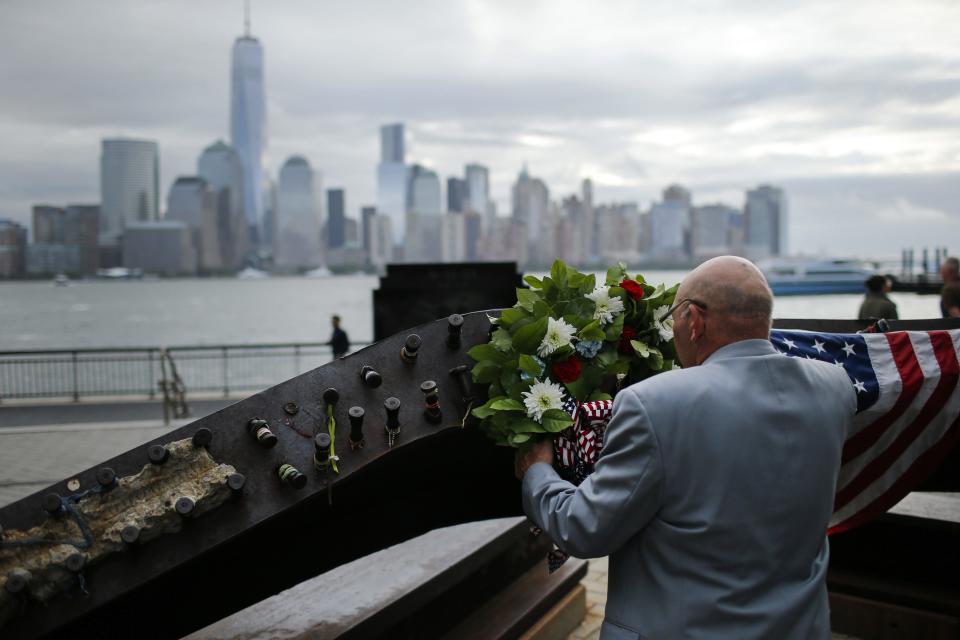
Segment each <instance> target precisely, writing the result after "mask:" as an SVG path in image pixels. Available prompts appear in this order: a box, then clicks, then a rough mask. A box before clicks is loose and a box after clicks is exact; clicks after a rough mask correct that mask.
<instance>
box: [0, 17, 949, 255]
mask: <svg viewBox="0 0 960 640" xmlns="http://www.w3.org/2000/svg"><path fill="white" fill-rule="evenodd" d="M369 4H370V3H367V4H365V5H364V8H365V10H369V6H368V5H369ZM291 5H292V6H287V5H285V6H284V8H280V7H275V6H267V5H258V4H254V6H253V29H252V31H253V32H254V33H255V34H256V35H257V37H258V39H259V40H260V41H261V42H262V43H263V44H264V47H265V49H266V50H267V51H266V71H265V76H266V84H267V87H266V91H267V95H268V108H267V111H268V116H267V120H268V121H269V122H270V126H271V135H270V145H269V155H268V164H269V166H270V167H272V175H273V176H275V175H276V170H277V168H279V166H281V164H282V162H283V161H284V160H285V159H286V158H287V157H289V156H292V155H297V154H299V155H303V156H305V157H306V158H307V159H308V160H309V161H310V162H311V164H312V165H313V166H315V167H316V168H317V169H318V170H319V171H321V172H323V174H324V176H325V179H324V182H325V183H326V184H331V185H337V186H342V187H344V188H345V189H346V191H347V193H348V194H349V196H348V197H349V201H350V203H351V205H350V209H349V210H348V211H347V215H349V216H350V217H352V218H354V219H358V218H359V216H358V211H359V208H360V206H362V205H366V204H373V203H375V202H376V196H375V174H374V171H373V170H371V166H372V165H374V164H375V162H376V160H377V159H378V157H379V153H378V152H379V140H378V127H379V126H380V125H381V124H383V123H385V122H395V121H402V122H405V123H406V125H407V127H408V129H409V130H410V138H411V140H410V144H409V148H410V153H409V154H408V155H409V157H408V161H415V162H418V163H420V164H423V165H424V166H427V167H430V168H432V169H433V170H435V171H437V173H438V174H439V176H440V178H441V180H443V181H445V180H446V178H447V177H449V176H451V175H457V176H462V172H463V166H464V164H466V163H470V162H477V163H479V164H481V165H484V166H487V167H489V168H490V179H489V185H490V191H491V198H492V200H493V201H495V202H496V204H497V206H498V209H499V211H500V215H501V216H503V215H504V214H506V213H509V211H510V198H511V194H510V189H511V187H512V184H513V180H514V178H515V176H516V175H517V172H518V171H519V170H520V168H521V166H522V165H523V162H524V160H526V161H527V162H528V164H529V167H530V171H531V173H532V174H534V175H536V176H538V177H541V178H543V179H544V181H545V182H546V183H547V184H548V185H549V186H550V190H551V194H552V195H553V194H556V198H555V199H557V200H559V198H560V197H562V196H563V195H564V194H567V193H573V192H576V191H577V190H578V185H579V182H580V180H581V179H582V178H584V177H591V178H592V179H593V182H594V188H595V191H596V196H595V200H596V201H598V202H603V201H612V200H617V201H636V202H638V203H639V204H641V205H642V206H643V207H647V206H648V205H649V204H650V203H651V202H652V201H654V200H656V199H657V198H658V196H659V191H660V189H662V188H663V186H665V185H667V184H670V183H674V182H677V183H681V184H684V185H685V186H687V187H689V188H690V189H692V190H693V192H694V193H695V198H696V202H697V203H698V204H704V203H708V202H715V201H722V202H726V203H728V204H730V205H733V206H742V204H743V194H744V192H745V190H746V189H748V188H753V187H754V186H756V185H757V184H761V183H773V184H777V185H778V186H782V187H783V188H784V189H785V190H786V191H787V192H788V193H789V195H790V202H791V229H790V234H789V235H790V238H791V249H792V250H793V251H799V252H806V253H815V252H817V251H818V250H825V251H833V252H836V251H838V250H841V251H842V252H846V253H851V252H853V251H855V250H856V251H859V252H862V253H865V254H867V255H870V254H871V253H882V254H886V255H891V254H894V253H896V252H898V251H899V248H900V247H901V246H902V245H904V244H907V245H913V246H921V245H923V244H930V245H933V244H936V243H937V241H939V239H940V238H941V237H942V236H943V233H944V231H945V230H947V229H950V228H951V227H950V225H951V224H956V222H958V221H960V219H958V218H960V213H958V209H957V202H960V175H958V174H957V169H958V166H960V152H958V150H957V144H958V143H957V141H956V140H955V137H956V136H955V135H954V136H951V135H949V132H950V131H955V130H956V125H957V120H958V116H957V112H958V110H957V109H955V108H952V106H953V105H956V104H957V101H958V100H960V97H958V96H960V82H958V80H957V78H956V75H955V73H954V72H953V71H952V69H953V68H954V66H955V65H954V63H955V62H956V61H957V60H958V59H960V54H958V48H960V47H958V45H957V44H956V43H954V42H953V38H949V37H948V32H949V29H948V28H947V25H948V24H951V21H953V22H952V23H955V18H956V17H957V15H958V13H957V12H958V10H957V8H956V7H955V6H950V5H948V4H945V3H936V2H928V3H924V4H922V5H921V4H918V3H912V4H910V5H902V6H895V5H891V6H888V7H886V10H885V12H884V13H883V14H880V13H878V12H876V11H872V12H870V11H867V10H866V9H863V8H857V7H850V8H846V9H844V11H842V12H839V13H837V15H832V16H830V19H829V20H828V19H827V16H828V15H829V14H830V8H829V7H828V6H827V5H826V4H820V3H810V4H808V5H805V7H804V8H802V9H800V8H790V9H789V10H786V9H777V8H774V7H769V8H767V7H757V6H754V5H752V4H737V3H729V4H727V5H724V8H723V9H722V10H721V9H719V8H718V7H716V6H715V5H701V6H700V7H699V9H697V10H695V8H693V7H691V6H690V5H683V6H681V7H679V8H675V9H671V10H669V11H667V10H666V9H653V8H649V7H648V8H644V9H636V8H628V7H623V6H619V5H618V6H616V7H615V6H613V5H611V4H609V3H608V4H603V5H601V6H598V7H596V8H594V9H591V10H590V11H589V12H587V13H584V12H583V11H580V10H577V11H576V16H577V18H578V20H570V19H569V17H570V16H569V15H567V13H565V11H566V12H569V11H573V10H574V9H575V7H566V8H564V7H561V6H554V5H551V8H549V9H547V8H544V7H532V6H520V7H516V8H515V10H513V11H507V10H505V9H503V8H501V7H496V6H486V5H478V4H477V3H450V4H442V3H437V4H428V5H424V7H423V8H421V9H419V10H418V11H419V12H418V14H417V15H416V16H412V15H408V14H407V13H404V12H403V11H402V10H401V9H400V8H399V7H394V6H391V5H379V8H378V10H377V11H378V13H377V15H379V16H380V17H381V18H382V19H381V20H378V21H375V22H371V21H369V20H366V21H363V20H360V15H361V14H362V13H363V11H361V10H359V9H350V8H347V7H336V8H326V9H325V11H326V13H323V14H322V15H321V13H319V12H317V11H314V10H313V9H312V8H311V7H310V6H308V5H304V4H297V3H291ZM98 6H100V7H104V6H107V5H98V3H96V2H92V3H90V4H89V5H84V7H85V8H84V9H83V10H80V9H78V8H76V7H74V6H72V5H64V6H63V12H64V13H65V14H67V17H68V18H69V19H65V20H63V21H57V23H56V24H54V23H52V22H51V21H49V20H48V19H46V17H45V16H46V15H49V14H46V13H42V12H40V11H39V9H36V8H33V7H32V6H31V5H28V4H27V3H23V2H14V3H12V5H10V6H9V7H8V8H7V9H6V12H7V14H8V17H9V18H10V19H9V20H7V21H6V22H5V24H6V25H8V26H7V27H6V28H5V27H3V26H0V31H2V34H0V35H2V36H3V38H4V39H3V41H4V42H6V43H8V46H9V47H10V48H11V52H12V53H14V54H16V53H20V54H21V55H16V56H14V57H15V58H16V59H17V60H18V62H17V65H16V66H17V68H16V69H15V70H14V69H10V70H7V71H6V72H0V73H3V76H0V77H2V78H4V79H6V81H7V82H6V86H7V87H8V89H9V91H8V93H9V94H10V96H11V97H10V99H9V100H8V103H7V106H6V107H5V108H4V110H3V113H4V115H5V116H7V117H6V119H5V120H6V122H5V123H3V124H0V128H2V129H4V130H5V132H6V133H7V134H8V135H7V139H8V140H9V141H10V142H9V144H8V145H6V146H5V150H4V151H2V152H0V175H3V176H4V178H5V179H4V180H3V181H2V182H3V183H2V184H0V217H7V218H12V219H14V220H18V221H21V222H28V221H29V215H30V213H29V212H30V206H31V205H32V204H35V203H41V202H65V201H68V202H93V201H96V200H97V198H96V194H97V188H96V187H97V182H98V176H97V170H96V169H97V168H96V149H97V146H98V144H99V140H100V138H103V137H113V136H115V135H118V134H122V135H124V136H129V137H136V138H145V139H154V140H157V141H158V142H159V144H160V149H161V152H160V153H161V186H160V191H161V192H162V193H165V192H166V190H167V188H168V186H169V185H170V184H171V183H172V181H173V179H174V178H175V177H176V176H178V175H190V174H192V173H194V171H193V166H194V165H195V162H196V155H197V153H198V152H199V151H200V150H201V149H202V148H204V147H205V146H206V145H208V144H209V143H210V142H211V141H213V140H215V139H217V138H225V139H228V138H229V136H228V135H227V134H228V126H229V125H228V117H227V113H228V111H227V106H228V104H229V67H230V52H229V48H230V43H231V42H233V40H234V39H235V38H236V37H237V36H238V35H239V34H240V33H242V4H241V3H239V2H237V3H234V2H221V3H212V4H211V5H209V6H207V5H204V6H203V7H193V6H192V5H191V9H190V10H191V15H192V16H193V18H195V20H194V21H193V22H195V23H196V25H194V24H193V22H191V23H190V24H187V25H185V24H183V22H182V21H180V22H177V20H176V19H177V15H178V12H181V15H182V11H183V10H186V5H184V4H177V3H169V4H165V5H164V6H163V7H159V6H143V7H136V8H135V9H131V8H129V7H126V6H115V7H114V6H112V7H111V13H112V14H115V15H114V17H113V18H112V19H111V21H110V24H109V25H107V24H106V23H105V21H103V20H102V19H99V18H98V17H97V16H98V12H97V7H98ZM638 12H639V13H638ZM421 13H422V15H421ZM457 17H461V18H463V17H466V18H468V20H466V22H465V23H464V21H463V20H461V21H459V22H458V21H457V20H455V19H454V18H457ZM579 18H582V20H579ZM61 22H63V23H65V25H64V24H60V23H61ZM619 23H622V26H621V24H619ZM164 24H171V25H172V24H176V25H177V28H178V34H179V35H180V40H182V42H181V41H180V40H178V44H177V50H176V51H174V50H173V49H171V48H170V43H169V42H163V39H162V38H158V37H156V36H155V34H157V33H161V32H163V28H162V25H164ZM458 24H459V25H461V26H459V27H457V28H454V26H456V25H458ZM440 25H448V26H450V25H453V26H450V30H449V33H447V32H440V31H438V30H437V28H438V27H439V26H440ZM533 25H537V26H538V27H540V29H539V31H537V32H536V33H533V32H530V28H531V27H532V26H533ZM883 25H888V26H889V29H886V30H885V29H880V28H877V27H882V26H883ZM11 26H12V27H16V28H15V29H11V28H10V27H11ZM121 26H122V27H123V28H118V27H121ZM24 27H29V28H30V29H32V31H31V30H30V29H24ZM66 27H69V28H70V31H65V29H66ZM181 27H182V28H181ZM201 27H202V28H201ZM391 29H392V30H393V31H391ZM405 29H406V32H407V33H406V35H405V37H404V38H403V41H404V43H403V46H399V44H400V40H399V39H398V35H397V33H396V31H404V30H405ZM77 31H82V32H84V33H85V34H87V35H88V36H89V35H93V36H95V37H92V38H85V39H84V44H83V46H82V47H81V48H80V50H78V51H74V52H71V56H69V57H68V56H66V53H65V52H66V51H67V50H68V49H69V47H68V46H67V45H69V44H70V42H72V39H73V38H75V37H76V35H75V34H76V32H77ZM181 31H182V33H181ZM580 31H582V33H580ZM27 33H33V34H34V35H35V36H37V37H34V38H31V40H30V41H28V40H26V39H25V38H24V37H23V36H24V35H25V34H27ZM410 33H415V34H418V35H419V36H420V37H419V38H413V39H411V38H409V35H410ZM678 33H685V34H686V36H685V37H684V38H681V39H680V40H677V39H676V38H674V39H673V40H672V42H673V44H671V45H670V46H665V45H666V44H667V43H668V42H670V41H671V39H670V37H669V36H676V35H677V34H678ZM150 34H154V37H152V38H151V37H150ZM318 34H323V35H325V36H327V35H328V36H329V38H327V37H324V38H318V37H316V36H317V35H318ZM710 34H712V35H714V36H716V37H715V38H713V39H712V40H711V39H710V38H703V37H699V38H698V37H697V36H698V35H700V36H703V35H710ZM574 35H576V36H583V37H582V38H580V39H579V40H577V41H578V42H581V43H582V46H581V47H568V49H572V50H573V51H569V52H568V51H566V49H565V48H564V47H560V46H559V45H558V44H556V42H562V41H565V40H564V38H567V40H566V41H569V38H570V37H572V36H574ZM814 35H816V38H813V36H814ZM881 35H882V37H881ZM41 36H47V37H46V41H47V42H55V43H56V42H62V43H63V45H64V46H63V47H56V46H55V47H53V48H52V50H48V51H45V52H44V55H42V56H41V55H37V49H36V48H35V46H36V45H35V44H33V41H44V40H45V38H44V37H41ZM359 36H362V37H359ZM558 37H559V40H558ZM456 38H462V43H461V44H460V46H458V47H447V45H449V44H451V42H452V41H453V40H455V39H456ZM410 40H415V41H416V42H410ZM853 41H856V43H857V48H856V51H854V49H853V48H852V46H850V45H849V43H850V42H853ZM91 42H92V44H89V43H91ZM498 42H500V43H501V44H510V45H511V47H512V49H511V55H510V56H506V54H503V53H499V51H500V48H498V47H497V46H494V45H496V44H497V43H498ZM711 42H712V43H713V45H712V46H713V47H714V49H710V46H711V45H710V43H711ZM812 42H816V47H814V46H812V44H811V43H812ZM374 43H376V45H375V46H374ZM134 44H136V46H135V47H133V48H132V49H131V50H130V51H129V52H125V55H126V56H127V58H128V60H127V62H126V63H124V64H121V63H120V62H118V61H117V59H116V49H117V48H118V47H119V48H123V46H127V47H132V46H133V45H134ZM601 44H602V45H603V46H601ZM371 46H372V47H373V49H374V50H370V49H369V47H371ZM386 52H389V53H390V54H391V55H389V56H386V55H381V54H385V53H386ZM892 52H895V53H892ZM31 53H32V54H33V55H31ZM128 54H129V55H128ZM68 58H69V59H68ZM134 62H139V63H140V64H134ZM74 65H79V67H77V68H76V69H75V68H74ZM951 65H954V66H951ZM133 67H135V68H136V71H135V70H134V69H133ZM80 68H84V69H87V70H89V69H91V68H94V69H97V74H96V77H92V76H90V74H89V73H87V75H86V76H82V75H81V76H80V77H81V78H83V79H84V80H85V81H86V82H80V81H78V79H73V80H71V79H70V78H69V77H68V76H69V74H71V73H72V74H74V75H76V74H78V73H79V69H80ZM144 69H149V70H150V73H148V74H145V73H143V70H144ZM458 69H459V71H458ZM438 77H442V78H444V79H445V80H447V82H446V84H443V83H440V84H438V83H437V82H436V79H437V78H438ZM55 80H59V81H58V82H55ZM108 81H109V83H110V86H112V87H115V88H119V89H124V90H125V93H126V95H124V96H123V99H122V100H121V99H113V97H114V95H113V94H112V93H110V92H109V91H108V92H106V94H104V87H105V86H106V85H105V84H104V83H107V82H108ZM374 87H376V88H377V90H376V91H374ZM98 88H99V89H98ZM94 89H98V90H99V91H100V94H98V95H93V93H92V91H93V90H94ZM150 89H154V90H153V91H151V90H150ZM121 93H123V91H121ZM108 97H109V98H111V99H110V100H107V98H108ZM44 98H45V99H44ZM67 98H69V99H67ZM146 98H149V99H146ZM38 100H39V102H38ZM108 103H109V104H108ZM68 112H69V113H68ZM27 134H30V142H31V143H32V144H30V145H27V144H26V142H27V138H25V135H27ZM37 140H40V141H41V143H40V144H36V142H37ZM51 176H56V180H55V181H54V180H52V179H51ZM904 220H909V221H910V223H911V224H910V228H909V229H907V230H905V229H904V227H903V221H904ZM865 223H866V224H865ZM828 224H829V227H828V226H827V225H828ZM911 234H912V237H911Z"/></svg>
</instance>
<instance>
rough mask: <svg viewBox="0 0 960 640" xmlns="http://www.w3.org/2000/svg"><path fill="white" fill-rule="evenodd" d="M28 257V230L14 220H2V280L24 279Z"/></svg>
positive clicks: (0, 241)
mask: <svg viewBox="0 0 960 640" xmlns="http://www.w3.org/2000/svg"><path fill="white" fill-rule="evenodd" d="M26 256H27V230H26V229H25V228H24V227H22V226H21V225H19V224H17V223H16V222H14V221H13V220H0V278H3V279H12V278H22V277H23V275H24V273H25V271H26Z"/></svg>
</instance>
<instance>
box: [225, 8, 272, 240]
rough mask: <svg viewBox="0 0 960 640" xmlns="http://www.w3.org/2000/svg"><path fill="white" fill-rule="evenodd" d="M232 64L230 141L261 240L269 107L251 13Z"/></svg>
mask: <svg viewBox="0 0 960 640" xmlns="http://www.w3.org/2000/svg"><path fill="white" fill-rule="evenodd" d="M248 8H249V7H248ZM232 67H233V75H232V81H231V92H230V140H231V142H232V144H233V147H234V149H236V150H237V154H238V155H239V156H240V163H241V165H242V166H243V211H244V213H245V214H246V216H247V224H248V226H249V227H250V228H251V229H253V231H254V233H255V234H256V235H255V237H254V238H253V239H254V240H255V241H259V240H260V239H261V238H262V235H261V234H260V231H261V225H262V224H263V197H264V193H263V192H264V181H265V175H266V149H267V110H266V98H265V96H264V84H263V47H261V46H260V41H259V40H257V39H256V38H254V37H253V36H251V35H250V16H249V12H248V13H247V15H246V20H245V32H244V34H243V35H242V36H240V37H239V38H237V39H236V41H235V42H234V43H233V63H232Z"/></svg>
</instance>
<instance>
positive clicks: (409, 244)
mask: <svg viewBox="0 0 960 640" xmlns="http://www.w3.org/2000/svg"><path fill="white" fill-rule="evenodd" d="M409 193H410V201H409V202H408V204H407V216H406V218H407V225H406V235H405V237H404V243H403V246H404V261H406V262H437V261H439V260H441V259H442V254H443V252H442V249H441V245H442V238H441V234H442V229H441V220H440V217H441V215H440V214H441V213H442V209H441V207H442V205H441V202H442V200H441V197H440V178H438V177H437V174H436V172H435V171H431V170H430V169H427V168H426V167H422V166H420V165H418V164H417V165H413V166H412V167H411V168H410V190H409Z"/></svg>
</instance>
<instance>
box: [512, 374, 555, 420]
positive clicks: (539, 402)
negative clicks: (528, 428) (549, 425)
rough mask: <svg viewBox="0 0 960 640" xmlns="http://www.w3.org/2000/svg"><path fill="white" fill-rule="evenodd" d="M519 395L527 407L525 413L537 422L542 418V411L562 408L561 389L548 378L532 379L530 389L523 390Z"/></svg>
mask: <svg viewBox="0 0 960 640" xmlns="http://www.w3.org/2000/svg"><path fill="white" fill-rule="evenodd" d="M520 395H522V396H523V404H524V406H526V407H527V415H528V416H529V417H531V418H533V419H534V420H536V421H537V422H540V421H542V420H543V414H544V412H546V411H549V410H550V409H562V408H563V389H562V388H561V387H560V385H558V384H556V383H553V382H550V381H549V380H544V381H543V382H540V381H539V380H534V381H533V384H532V385H530V390H529V391H523V392H521V394H520Z"/></svg>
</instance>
